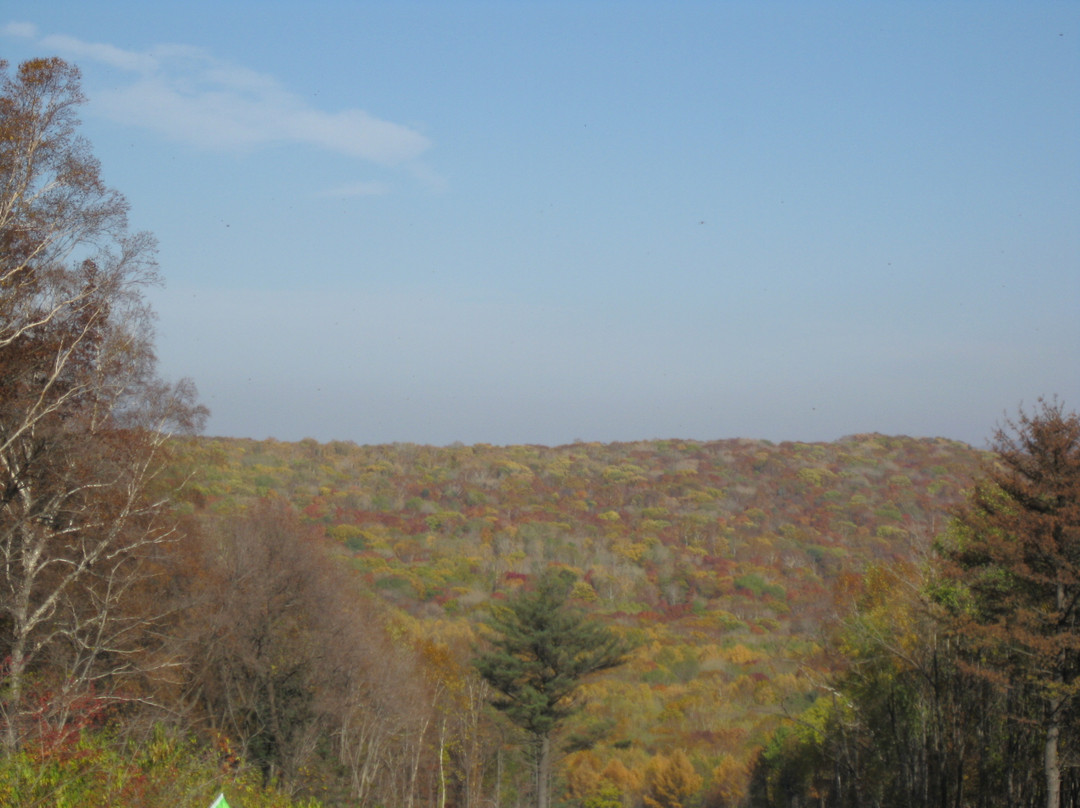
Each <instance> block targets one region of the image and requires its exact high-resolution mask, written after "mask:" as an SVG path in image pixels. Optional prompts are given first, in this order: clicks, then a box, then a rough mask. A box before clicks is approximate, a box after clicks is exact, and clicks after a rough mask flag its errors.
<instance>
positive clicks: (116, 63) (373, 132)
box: [2, 22, 431, 193]
mask: <svg viewBox="0 0 1080 808" xmlns="http://www.w3.org/2000/svg"><path fill="white" fill-rule="evenodd" d="M2 31H3V33H5V34H7V35H9V36H18V37H23V38H30V39H37V40H38V44H40V45H41V46H42V47H45V48H48V49H49V50H51V51H53V52H55V53H58V54H59V55H61V56H64V57H66V58H72V59H76V60H79V61H80V62H82V63H83V64H85V63H86V62H87V61H93V62H98V63H101V64H104V65H107V66H109V67H112V68H115V69H117V70H120V71H122V72H124V73H127V74H130V79H131V80H130V81H128V82H127V83H121V84H120V85H119V86H114V87H113V88H111V89H99V90H97V91H96V92H95V94H94V105H95V108H96V109H97V110H98V111H100V112H101V113H103V114H105V115H107V116H109V117H111V118H113V119H114V120H116V121H119V122H121V123H124V124H127V125H132V126H141V127H145V128H147V129H151V130H154V131H157V132H160V133H161V134H163V135H166V136H168V137H170V138H172V139H175V140H181V141H184V142H188V143H192V144H194V145H196V146H199V147H202V148H206V149H243V148H253V147H257V146H260V145H267V144H276V143H293V144H305V145H309V146H314V147H317V148H321V149H325V150H327V151H330V152H334V153H337V154H340V155H344V156H346V157H352V158H358V159H361V160H366V161H370V162H374V163H378V164H380V165H385V166H394V165H402V164H408V165H410V168H411V170H412V171H413V173H414V174H416V173H417V169H416V167H415V166H414V165H412V164H414V163H415V162H416V161H417V160H418V158H419V157H420V156H421V155H422V154H423V153H424V152H425V151H427V149H428V148H429V147H430V146H431V142H430V141H429V140H428V138H426V137H425V136H424V135H422V134H420V133H419V132H417V131H415V130H413V129H411V128H409V127H407V126H403V125H401V124H397V123H393V122H391V121H386V120H382V119H380V118H377V117H375V116H374V115H371V114H369V113H368V112H365V111H364V110H362V109H358V108H349V109H343V110H339V111H336V112H328V111H325V110H321V109H317V108H315V107H312V106H311V105H310V104H308V103H307V102H306V101H305V100H304V99H302V98H301V97H299V96H298V95H296V94H295V93H292V92H290V91H289V90H288V89H286V88H285V87H284V86H282V84H281V83H280V82H278V81H277V79H275V78H274V77H273V76H269V75H266V74H264V73H259V72H257V71H254V70H250V69H248V68H245V67H242V66H239V65H234V64H230V63H228V62H225V61H222V60H220V59H217V58H215V57H214V56H213V55H211V54H210V53H208V52H207V51H205V50H203V49H201V48H197V47H192V46H187V45H159V46H156V47H154V48H152V49H150V50H148V51H130V50H124V49H122V48H118V47H116V46H115V45H110V44H107V43H100V42H86V41H84V40H81V39H78V38H76V37H72V36H68V35H65V34H50V35H47V36H41V37H40V38H39V36H38V29H37V27H36V26H35V25H33V24H32V23H25V22H11V23H8V24H7V25H6V26H4V28H3V29H2ZM357 187H363V186H357ZM367 193H371V191H370V190H369V191H367Z"/></svg>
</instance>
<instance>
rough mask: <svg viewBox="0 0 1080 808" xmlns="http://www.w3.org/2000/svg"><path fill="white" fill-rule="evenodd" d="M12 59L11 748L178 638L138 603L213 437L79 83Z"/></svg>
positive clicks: (2, 346)
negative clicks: (169, 481) (164, 321)
mask: <svg viewBox="0 0 1080 808" xmlns="http://www.w3.org/2000/svg"><path fill="white" fill-rule="evenodd" d="M7 67H8V65H7V63H6V62H3V61H0V660H3V670H2V676H3V680H2V681H0V742H2V743H3V745H4V746H5V747H6V749H7V751H9V752H11V751H14V750H15V749H17V748H18V747H19V746H20V744H21V743H22V741H23V739H24V736H25V733H26V731H27V730H28V727H29V722H28V720H27V718H28V711H29V710H30V709H31V708H32V705H30V704H29V702H30V696H31V693H30V686H31V684H33V685H34V687H35V688H37V689H39V690H42V691H47V693H45V692H41V693H38V694H36V695H37V696H38V697H40V698H41V699H43V700H44V701H46V702H47V703H48V705H49V706H50V709H58V710H60V711H61V712H62V707H63V704H64V701H65V698H64V697H65V696H70V697H71V698H74V696H75V694H77V693H78V692H79V691H86V690H87V689H89V688H91V687H92V688H93V689H94V690H95V691H96V692H97V693H98V694H99V695H107V694H109V693H112V692H114V691H115V688H114V685H115V684H116V681H117V679H118V677H119V676H120V675H122V674H125V673H131V672H134V671H136V670H138V669H139V667H140V666H141V664H142V662H143V661H145V660H146V658H147V657H146V653H145V652H146V651H147V650H148V648H149V647H151V646H156V645H158V644H159V643H160V641H161V635H160V632H157V631H156V630H155V626H154V620H155V617H156V616H157V615H155V609H154V606H155V604H153V603H152V602H150V601H147V600H145V599H141V600H140V599H138V598H133V597H132V595H133V594H134V593H135V591H136V590H137V588H138V586H137V584H138V582H139V581H140V580H142V579H143V578H144V577H145V575H146V574H147V572H148V564H149V563H152V562H153V560H154V558H155V557H156V556H159V555H160V554H161V553H162V552H163V549H162V548H163V546H164V545H165V544H166V543H167V542H169V541H170V540H171V539H173V538H175V531H174V523H173V521H172V520H171V518H170V517H169V513H170V503H169V495H170V493H171V492H170V491H169V490H167V489H166V488H164V487H163V486H162V471H163V469H164V465H165V457H166V449H167V440H168V438H169V436H170V435H171V434H174V433H176V432H178V431H180V432H183V431H191V430H195V429H197V428H198V426H199V425H200V424H201V421H202V420H203V417H204V415H205V410H204V409H202V408H201V407H199V406H197V405H196V404H195V401H194V388H193V387H191V386H190V385H189V384H180V385H178V386H175V387H171V386H169V385H166V384H164V383H162V382H161V381H160V380H159V378H158V377H157V375H156V367H155V364H156V362H155V357H154V352H153V332H152V328H151V324H152V313H151V311H150V310H149V307H148V305H147V303H146V300H145V298H144V296H143V292H144V290H145V289H146V287H147V286H148V285H151V284H154V283H156V282H157V279H158V276H157V265H156V262H155V243H154V240H153V238H152V237H151V236H150V235H148V234H145V233H136V234H131V233H129V232H128V230H127V210H128V206H127V202H126V201H125V200H124V198H123V197H122V196H120V195H119V194H118V193H117V192H115V191H113V190H111V189H109V188H107V187H106V186H105V185H104V183H103V182H102V180H101V177H100V171H99V166H98V162H97V160H96V159H95V158H94V157H93V155H92V154H91V152H90V149H89V146H88V145H87V143H86V142H85V141H84V140H83V139H82V138H80V137H79V136H78V135H77V131H76V130H77V127H78V123H79V122H78V119H77V117H76V113H75V111H76V108H77V107H78V106H79V105H80V104H81V103H82V102H83V100H84V99H83V95H82V92H81V89H80V77H79V71H78V69H77V68H75V67H74V66H72V65H69V64H67V63H65V62H63V61H62V60H60V59H32V60H30V61H27V62H24V63H23V64H21V65H20V66H19V68H18V70H17V71H16V72H15V74H14V75H9V74H8V72H7Z"/></svg>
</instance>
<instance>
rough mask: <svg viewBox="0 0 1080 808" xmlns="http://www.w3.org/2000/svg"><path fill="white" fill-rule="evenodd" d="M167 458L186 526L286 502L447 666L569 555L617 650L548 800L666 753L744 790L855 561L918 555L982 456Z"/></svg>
mask: <svg viewBox="0 0 1080 808" xmlns="http://www.w3.org/2000/svg"><path fill="white" fill-rule="evenodd" d="M181 454H182V458H183V460H182V462H181V463H180V464H179V466H178V469H182V473H183V474H184V475H186V476H188V477H189V482H188V483H187V485H186V487H185V488H184V489H183V490H184V495H183V496H184V498H185V501H184V504H183V507H184V508H185V509H186V510H187V511H188V512H189V513H190V515H191V516H192V517H193V518H195V519H196V520H197V521H198V522H199V523H201V524H202V525H203V529H204V530H213V529H214V528H213V527H212V526H213V525H219V526H220V525H225V524H229V523H230V522H231V521H235V520H236V519H237V518H238V516H239V515H240V514H244V513H246V512H250V511H251V510H252V509H254V508H256V507H257V503H260V502H263V503H265V502H266V501H267V500H269V501H271V502H274V503H276V505H275V507H283V506H286V505H287V507H288V508H289V509H291V510H292V512H293V513H294V514H295V517H296V519H297V529H298V530H301V529H302V530H301V532H303V533H304V534H305V535H309V536H310V535H312V534H314V535H315V536H317V540H318V542H319V543H320V544H322V545H323V546H325V547H326V548H328V549H330V551H331V552H332V553H333V555H334V556H336V557H337V558H338V559H339V562H340V564H341V565H343V566H344V567H346V568H347V569H349V570H352V571H353V573H352V580H353V581H354V585H355V587H356V588H357V589H360V590H364V591H369V592H373V593H377V596H378V597H377V600H378V601H379V602H380V603H382V604H385V607H387V608H388V610H389V612H388V613H389V614H390V615H397V617H392V616H391V617H390V618H389V619H390V620H391V622H393V623H395V624H396V625H398V626H399V627H404V628H402V629H401V631H403V632H404V634H399V635H398V636H399V637H405V636H407V637H408V638H409V642H411V643H416V642H421V643H426V644H428V647H429V648H437V647H442V648H444V649H445V652H446V654H447V655H448V657H451V658H453V659H454V660H455V664H456V666H457V667H456V670H458V671H459V675H461V676H463V677H467V675H468V674H467V673H466V672H467V669H468V663H469V659H470V656H471V654H472V653H473V645H474V643H476V642H477V641H478V638H479V632H478V623H479V621H480V620H481V619H482V618H483V616H484V615H485V614H486V612H487V607H488V604H489V602H490V601H491V600H492V599H496V600H498V599H503V598H505V597H506V596H508V595H509V594H511V593H513V592H514V591H516V590H517V589H518V588H520V587H522V586H527V585H528V584H529V582H530V581H531V580H532V579H534V578H535V576H537V575H538V574H539V573H540V572H542V571H543V570H545V569H546V568H548V567H549V566H551V565H559V566H563V567H566V568H568V569H570V570H571V571H572V572H574V573H575V574H576V575H577V576H578V583H577V584H576V585H575V586H574V589H573V597H574V599H575V600H576V601H577V602H578V603H580V604H581V605H584V606H585V607H586V608H587V609H588V611H589V612H590V613H592V614H593V615H594V616H596V617H598V618H601V619H603V620H604V621H606V622H607V623H608V624H610V625H612V626H613V627H616V628H617V629H618V630H619V631H621V632H622V633H624V635H625V636H626V637H627V638H629V639H630V640H632V642H633V644H634V646H635V648H636V650H635V651H634V653H633V654H632V656H631V659H630V661H629V662H628V663H627V664H626V665H624V666H623V667H621V668H619V669H616V670H614V671H612V672H609V673H607V674H605V675H603V676H601V677H600V678H598V679H596V680H594V681H592V682H591V683H590V684H589V685H588V687H587V690H586V696H587V706H586V709H584V710H583V711H582V712H581V713H580V714H579V715H578V716H577V717H576V718H575V719H573V720H572V722H571V724H570V725H569V727H568V729H567V732H566V733H565V737H564V738H563V739H562V741H563V743H564V748H565V749H567V750H568V751H569V752H570V754H569V755H568V756H567V757H565V758H564V759H563V761H562V766H561V768H560V772H561V784H562V785H561V790H557V796H558V797H561V798H564V799H570V800H572V801H576V802H579V803H580V802H581V801H582V800H585V799H586V798H587V797H590V796H591V797H592V798H594V799H598V797H597V794H599V793H600V792H601V791H602V787H603V786H604V785H605V778H604V777H602V776H601V773H602V772H605V771H607V772H608V773H609V775H611V776H609V777H607V778H606V781H607V782H608V783H610V782H620V778H621V782H622V784H623V792H624V793H623V794H622V796H621V797H620V799H630V798H632V797H633V795H634V792H635V789H636V791H637V792H640V791H641V789H642V788H643V786H642V785H641V784H642V783H644V782H645V779H646V776H647V773H648V772H649V771H650V767H652V768H655V767H656V766H657V765H658V763H657V761H660V760H666V758H665V757H664V756H665V755H671V754H673V753H674V752H675V751H679V752H680V753H685V754H686V755H687V756H688V759H689V760H690V761H691V762H692V764H693V766H694V769H695V770H696V771H697V772H699V773H700V776H701V782H700V783H697V784H696V787H695V789H694V792H695V795H696V797H695V798H697V799H708V800H711V802H712V804H717V805H720V804H732V803H733V802H734V801H735V800H736V799H738V798H739V797H740V796H743V795H745V793H746V788H747V785H748V780H749V775H750V769H751V765H752V762H753V760H754V758H755V755H756V754H757V751H758V750H759V749H760V748H761V746H762V745H764V744H765V743H766V742H767V741H768V739H769V735H770V733H771V732H772V730H774V729H775V728H776V727H777V726H778V723H779V722H780V721H781V719H782V718H783V717H784V716H791V715H794V714H797V713H798V712H799V711H800V710H801V709H803V708H804V707H805V706H806V705H807V704H808V703H809V700H810V698H811V697H812V695H813V693H814V691H815V687H816V685H817V684H819V683H820V681H821V679H820V677H821V676H823V675H824V674H825V672H827V671H828V669H829V668H830V666H831V664H832V663H831V661H830V659H829V658H828V655H827V654H826V653H825V651H824V645H825V634H826V632H827V631H828V630H829V628H830V625H832V623H833V621H834V620H835V619H836V618H837V617H838V616H840V615H845V614H847V613H848V611H849V610H850V608H851V606H852V597H853V594H852V593H853V592H854V591H855V590H856V589H857V588H858V580H859V578H860V573H862V571H864V570H865V569H866V568H867V566H868V565H872V564H875V565H889V564H891V563H893V562H896V561H898V560H910V559H912V558H914V557H916V556H918V555H919V554H922V553H925V552H926V551H927V548H928V545H929V542H930V540H931V538H932V537H933V536H935V535H936V534H937V533H938V532H940V531H941V530H942V529H943V527H944V526H945V524H946V523H947V521H948V518H949V510H950V509H951V508H954V507H955V506H957V505H958V504H959V503H960V502H961V501H962V500H963V495H964V492H965V490H966V489H968V488H969V487H970V485H971V481H972V477H973V475H974V474H975V472H976V470H977V467H978V464H979V462H980V460H981V459H982V454H981V453H980V452H977V451H976V450H974V449H972V448H970V447H968V446H966V445H963V444H959V443H956V442H953V441H948V440H944V439H921V440H920V439H912V438H906V437H886V436H883V435H876V434H875V435H857V436H852V437H849V438H844V439H842V440H839V441H836V442H834V443H827V444H804V443H781V444H775V445H774V444H772V443H769V442H767V441H753V440H727V441H713V442H696V441H679V440H670V441H646V442H639V443H625V444H610V445H603V444H595V443H576V444H573V445H569V446H562V447H557V448H547V447H541V446H509V447H495V446H487V445H479V446H451V447H445V448H436V447H430V446H417V445H410V444H398V445H392V446H357V445H354V444H352V443H345V442H334V443H329V444H319V443H316V442H315V441H312V440H305V441H302V442H300V443H282V442H278V441H273V440H268V441H251V440H236V439H222V438H203V439H194V440H189V441H187V442H185V443H184V444H183V448H182V450H181ZM401 641H403V640H401ZM458 686H460V683H459V685H458ZM389 706H390V707H391V708H392V707H393V705H389ZM399 707H400V705H399ZM421 724H422V725H423V726H431V727H434V726H435V722H434V721H432V722H430V723H429V724H423V722H421ZM418 726H419V725H418ZM431 731H432V733H433V734H432V735H431V737H430V738H429V739H428V741H427V743H429V744H431V745H432V747H433V748H434V747H435V746H437V740H436V736H435V734H434V730H431ZM488 743H489V744H490V743H491V741H490V739H489V741H488ZM480 751H482V753H483V754H484V755H487V757H488V758H490V760H489V761H488V762H487V763H486V764H484V772H485V773H484V775H483V776H484V777H485V778H486V779H485V780H484V782H486V783H487V785H479V786H477V787H478V788H479V789H480V792H478V794H477V796H480V795H481V794H487V793H489V792H486V791H484V789H488V788H491V787H492V785H491V776H492V773H493V768H492V767H493V766H494V765H495V756H494V754H495V748H488V749H486V750H480ZM616 762H617V765H616ZM423 765H426V766H427V767H428V770H429V776H431V777H434V776H435V775H436V769H437V767H436V765H435V763H434V762H432V761H430V760H428V761H427V762H426V763H425V764H423ZM612 765H616V769H617V771H618V772H619V775H618V776H614V775H612V768H611V767H612ZM623 769H625V771H623ZM635 784H636V785H635ZM522 787H523V786H522ZM431 788H434V786H431ZM609 796H610V795H609ZM491 798H492V799H494V796H492V797H491Z"/></svg>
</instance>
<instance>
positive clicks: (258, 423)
mask: <svg viewBox="0 0 1080 808" xmlns="http://www.w3.org/2000/svg"><path fill="white" fill-rule="evenodd" d="M54 55H55V56H60V57H62V58H64V59H66V60H69V61H71V62H74V63H75V64H77V65H78V66H79V67H80V69H81V70H82V73H83V88H84V90H85V92H86V94H87V96H88V98H89V101H88V103H87V104H86V105H85V106H84V108H83V109H82V120H83V126H82V133H83V135H85V136H86V137H87V138H88V139H89V140H90V142H91V143H92V145H93V149H94V151H95V153H96V155H97V156H98V158H99V159H100V160H101V164H102V170H103V175H104V177H105V180H106V181H107V182H108V183H109V184H110V185H111V186H112V187H114V188H116V189H117V190H119V191H120V192H121V193H123V194H124V195H125V196H126V197H127V199H128V201H129V202H130V203H131V207H132V212H131V225H132V227H133V229H136V230H148V231H151V232H153V233H154V234H155V235H156V236H157V238H158V240H159V242H160V252H159V260H160V263H161V268H162V272H163V275H164V277H165V279H166V282H165V285H164V286H163V287H162V288H160V289H154V290H152V292H151V293H150V298H151V300H152V303H153V305H154V307H155V309H156V311H157V313H158V318H159V319H158V332H157V348H158V354H159V360H160V370H161V373H162V375H164V376H165V377H166V378H170V379H177V378H180V377H190V378H192V379H193V380H194V381H195V383H196V385H197V386H198V388H199V391H200V396H201V399H202V401H203V402H204V403H205V404H206V405H207V406H208V407H209V408H210V410H211V412H212V415H211V418H210V420H209V423H208V426H207V429H206V434H208V435H221V436H234V437H252V438H259V439H262V438H267V437H274V438H277V439H279V440H285V441H295V440H299V439H301V438H305V437H312V438H315V439H317V440H319V441H327V440H349V441H355V442H356V443H360V444H377V443H391V442H411V443H422V444H436V445H446V444H450V443H454V442H458V441H460V442H462V443H466V444H472V443H492V444H521V443H531V444H544V445H561V444H566V443H571V442H573V441H577V440H585V441H603V442H610V441H633V440H646V439H654V438H683V439H694V440H715V439H723V438H736V437H743V438H758V439H767V440H772V441H783V440H799V441H827V440H834V439H836V438H839V437H842V436H844V435H850V434H855V433H863V432H881V433H885V434H893V435H901V434H902V435H911V436H916V437H938V436H940V437H947V438H952V439H956V440H962V441H965V442H968V443H971V444H973V445H976V446H983V445H986V442H987V440H988V438H990V436H991V435H992V433H993V431H994V429H995V428H996V427H997V426H999V425H1001V424H1002V423H1003V421H1004V419H1006V418H1007V417H1010V416H1012V415H1015V413H1016V412H1017V409H1018V408H1019V407H1025V408H1027V409H1029V410H1030V409H1032V408H1033V407H1034V406H1035V405H1036V403H1037V399H1038V398H1039V397H1040V396H1044V397H1052V396H1058V397H1059V399H1060V400H1061V401H1062V402H1064V404H1065V405H1066V408H1067V409H1070V410H1076V409H1078V408H1080V316H1078V315H1080V3H1077V2H1072V1H1071V0H1070V1H1068V2H1043V1H1042V0H1024V1H1023V2H1020V1H1019V0H1017V2H994V1H993V0H981V1H980V2H975V0H965V1H964V2H955V1H954V0H953V1H951V0H939V1H937V2H929V0H927V1H925V2H866V1H865V0H858V1H855V2H809V0H806V1H805V2H796V1H795V0H791V1H790V2H771V1H770V0H763V1H762V2H722V1H720V0H715V1H714V2H707V3H706V2H690V1H689V0H687V1H685V2H660V0H655V2H641V1H640V0H623V1H622V2H602V1H601V0H596V1H595V2H594V1H593V0H573V2H571V1H570V0H565V1H561V2H556V1H555V0H550V1H549V2H544V1H541V0H504V1H502V2H496V1H495V0H489V1H488V2H473V1H472V0H460V1H458V0H439V2H419V1H418V0H402V1H401V2H390V0H384V1H382V2H368V1H365V0H335V1H333V2H332V1H331V0H303V2H301V0H260V2H249V1H245V2H229V1H228V0H213V2H207V1H206V0H186V1H185V2H183V3H177V2H156V3H146V2H127V1H125V0H98V1H97V2H94V3H87V2H85V0H71V1H69V0H44V2H43V0H7V2H5V3H4V7H3V9H0V57H2V58H4V59H6V60H8V62H10V63H11V64H17V63H19V62H20V61H22V60H24V59H27V58H31V57H35V56H54Z"/></svg>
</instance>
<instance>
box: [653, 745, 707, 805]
mask: <svg viewBox="0 0 1080 808" xmlns="http://www.w3.org/2000/svg"><path fill="white" fill-rule="evenodd" d="M703 782H704V781H703V779H702V777H701V775H700V774H698V773H697V772H696V771H695V770H694V765H693V764H692V763H691V762H690V758H688V757H687V756H686V753H685V752H684V751H683V750H681V749H676V750H675V751H674V752H672V753H671V754H670V755H657V756H656V757H654V758H653V759H652V760H650V761H649V765H648V766H647V767H646V768H645V793H644V794H642V800H643V801H644V803H645V805H646V806H647V808H683V806H684V805H686V803H687V802H688V801H689V799H690V798H691V797H693V796H694V794H695V793H697V790H698V789H699V788H701V784H702V783H703Z"/></svg>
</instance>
